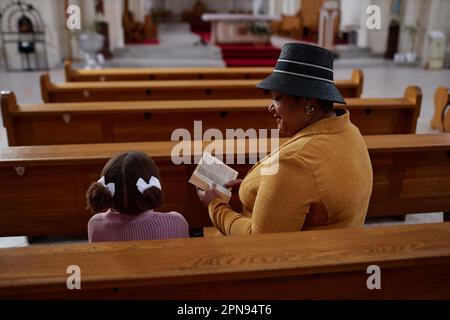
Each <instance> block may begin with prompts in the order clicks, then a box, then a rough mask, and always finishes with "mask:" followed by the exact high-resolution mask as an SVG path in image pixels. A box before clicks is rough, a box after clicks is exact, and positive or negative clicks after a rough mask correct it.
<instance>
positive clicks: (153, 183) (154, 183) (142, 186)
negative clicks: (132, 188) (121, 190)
mask: <svg viewBox="0 0 450 320" xmlns="http://www.w3.org/2000/svg"><path fill="white" fill-rule="evenodd" d="M136 187H137V188H138V190H139V192H140V193H144V191H145V190H146V189H148V188H151V187H156V188H158V189H159V190H161V183H160V182H159V179H158V178H156V177H153V176H152V177H151V178H150V180H149V181H148V183H147V182H145V181H144V179H142V178H139V179H138V181H137V182H136Z"/></svg>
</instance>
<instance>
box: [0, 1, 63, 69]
mask: <svg viewBox="0 0 450 320" xmlns="http://www.w3.org/2000/svg"><path fill="white" fill-rule="evenodd" d="M25 2H26V3H29V4H31V5H33V6H34V7H35V8H36V10H37V11H39V12H40V14H41V16H42V18H43V21H44V26H45V31H46V34H45V40H46V45H47V48H46V49H47V61H48V65H49V67H50V68H52V67H55V66H57V65H58V64H60V63H61V60H62V57H63V56H64V55H65V54H66V50H67V49H66V47H67V40H66V37H65V36H64V35H63V33H64V26H65V15H64V8H63V7H64V5H63V1H54V0H26V1H25ZM8 3H10V1H2V8H4V7H5V6H6V5H7V4H8ZM50 12H51V13H52V14H48V13H50ZM7 52H8V60H9V65H10V67H12V68H20V67H21V63H20V55H19V54H18V53H17V48H16V46H14V45H8V47H7Z"/></svg>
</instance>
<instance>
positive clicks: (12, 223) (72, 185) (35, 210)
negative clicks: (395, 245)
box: [0, 134, 450, 236]
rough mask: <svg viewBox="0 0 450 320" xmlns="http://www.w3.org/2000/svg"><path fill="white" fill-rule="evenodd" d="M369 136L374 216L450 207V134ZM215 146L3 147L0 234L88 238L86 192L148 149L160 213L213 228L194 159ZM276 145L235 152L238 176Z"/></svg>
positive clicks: (249, 144)
mask: <svg viewBox="0 0 450 320" xmlns="http://www.w3.org/2000/svg"><path fill="white" fill-rule="evenodd" d="M364 139H365V141H366V144H367V147H368V151H369V155H370V159H371V162H372V167H373V177H374V178H373V189H372V196H371V200H370V203H369V209H368V213H367V216H368V217H381V216H395V215H401V214H409V213H425V212H439V211H440V212H443V211H444V212H449V211H450V175H449V172H450V157H449V155H450V134H435V135H373V136H365V137H364ZM285 141H286V140H285V139H281V140H280V142H279V143H280V144H281V143H283V142H285ZM228 142H230V143H227V141H223V143H222V147H223V148H224V149H223V150H224V151H223V152H222V153H221V154H229V153H230V150H236V149H238V146H239V143H242V141H237V140H236V141H228ZM209 143H210V142H208V141H204V142H202V141H195V142H193V143H191V142H190V141H184V142H181V143H180V142H178V141H165V142H146V143H144V142H137V143H110V144H87V145H59V146H31V147H12V148H4V149H0V236H18V235H28V236H46V235H47V236H48V235H50V236H51V235H54V236H72V235H73V236H86V232H87V231H86V225H87V222H88V220H89V218H90V217H91V213H90V212H89V211H88V210H87V209H86V200H85V192H86V190H87V189H88V187H89V185H90V183H92V182H93V181H97V180H98V178H99V175H100V172H101V170H102V168H103V166H104V165H105V163H106V162H107V161H108V160H109V159H110V158H111V157H113V156H114V155H116V154H118V153H121V152H125V151H130V150H139V151H142V152H145V153H147V154H148V155H150V156H151V157H152V159H153V160H154V161H155V163H156V164H157V166H158V168H159V170H160V176H161V183H162V186H163V190H164V194H165V204H164V206H163V207H162V208H161V209H160V210H161V211H171V210H175V211H178V212H181V213H182V214H183V215H184V216H185V218H186V219H187V221H188V223H189V225H190V227H191V228H192V229H193V230H194V229H197V228H202V227H204V226H209V225H211V222H210V219H209V216H208V214H207V212H206V209H205V208H204V207H203V206H202V204H201V203H200V202H199V201H198V200H197V195H196V191H195V188H194V187H193V186H192V185H191V184H189V183H188V180H189V177H190V176H191V174H192V172H193V171H194V169H195V166H196V165H195V164H194V161H193V160H194V159H196V157H197V158H198V157H199V156H201V153H202V149H203V148H205V147H206V146H207V145H208V144H209ZM272 143H273V141H271V140H270V139H269V140H268V141H262V140H259V141H258V140H250V141H249V142H247V143H246V144H245V145H244V146H243V147H242V150H245V154H242V155H243V158H244V159H245V163H244V164H237V161H236V158H237V156H238V155H239V153H235V155H234V157H233V159H234V163H229V162H228V161H227V162H228V163H229V165H230V166H231V167H233V168H234V169H235V170H237V171H238V172H239V177H244V176H245V174H246V173H247V171H248V170H249V169H250V168H251V166H252V163H254V162H255V161H256V160H257V154H256V153H255V152H259V151H261V150H260V148H258V144H259V146H261V145H267V146H268V151H270V150H271V145H272ZM219 146H220V144H219ZM255 146H256V148H255ZM230 148H232V149H230ZM174 150H178V151H182V152H183V154H182V155H180V153H179V152H178V151H177V152H174ZM219 150H220V149H216V153H217V154H220V151H219ZM252 150H253V151H252ZM254 150H257V151H254ZM241 152H243V151H241ZM187 153H190V154H191V155H192V156H189V155H188V156H187V158H183V160H185V161H184V163H183V164H179V165H175V164H174V163H176V162H177V161H178V160H180V158H178V157H177V158H173V157H174V156H175V157H176V156H177V155H180V156H184V155H187ZM260 157H261V156H259V158H260ZM222 159H223V160H225V159H226V157H225V156H224V157H223V158H222ZM189 163H190V164H189ZM232 200H233V199H232ZM235 204H236V203H235V202H232V205H235ZM235 208H237V207H235ZM18 217H20V219H19V218H18Z"/></svg>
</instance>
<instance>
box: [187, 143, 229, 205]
mask: <svg viewBox="0 0 450 320" xmlns="http://www.w3.org/2000/svg"><path fill="white" fill-rule="evenodd" d="M237 176H238V172H237V171H236V170H234V169H232V168H230V167H229V166H227V165H226V164H225V163H223V162H222V161H220V160H219V159H217V158H215V157H214V156H212V155H211V154H210V153H208V152H206V151H205V152H203V155H202V158H201V159H200V161H199V163H198V165H197V168H195V170H194V172H193V173H192V176H191V178H190V179H189V182H190V183H192V184H193V185H195V186H196V187H198V188H200V189H202V190H206V189H208V187H209V186H210V185H211V184H213V183H215V184H216V189H217V191H218V192H219V194H220V196H221V197H222V198H223V199H225V200H227V201H228V200H230V197H231V191H230V190H228V189H227V188H226V187H225V184H226V183H227V182H229V181H230V180H234V179H236V178H237Z"/></svg>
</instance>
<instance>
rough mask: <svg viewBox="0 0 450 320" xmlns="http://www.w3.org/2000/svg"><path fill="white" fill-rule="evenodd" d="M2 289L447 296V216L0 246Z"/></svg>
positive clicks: (66, 295)
mask: <svg viewBox="0 0 450 320" xmlns="http://www.w3.org/2000/svg"><path fill="white" fill-rule="evenodd" d="M73 265H76V266H77V267H79V268H80V271H81V278H80V280H81V281H80V285H81V289H80V290H77V289H72V290H69V289H68V287H67V281H68V277H69V276H70V275H71V273H66V270H67V269H68V267H69V266H73ZM101 266H106V267H101ZM370 266H377V267H379V271H380V273H379V276H380V283H379V284H380V287H379V289H373V287H371V288H372V289H369V286H368V283H369V284H373V282H372V280H370V279H369V277H371V276H372V273H373V271H370V270H371V269H370V268H369V267H370ZM368 270H369V271H368ZM69 282H70V280H69ZM0 298H2V299H5V298H7V299H158V300H161V299H179V300H183V299H218V300H219V299H247V300H248V299H274V300H275V299H450V223H437V224H422V225H402V226H390V227H374V228H365V227H359V228H350V229H339V230H326V231H305V232H296V233H273V234H259V235H252V236H233V237H222V238H210V239H202V238H191V239H175V240H165V241H160V240H153V241H126V242H110V243H106V242H105V243H96V244H65V245H47V246H31V247H23V248H10V249H0Z"/></svg>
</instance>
